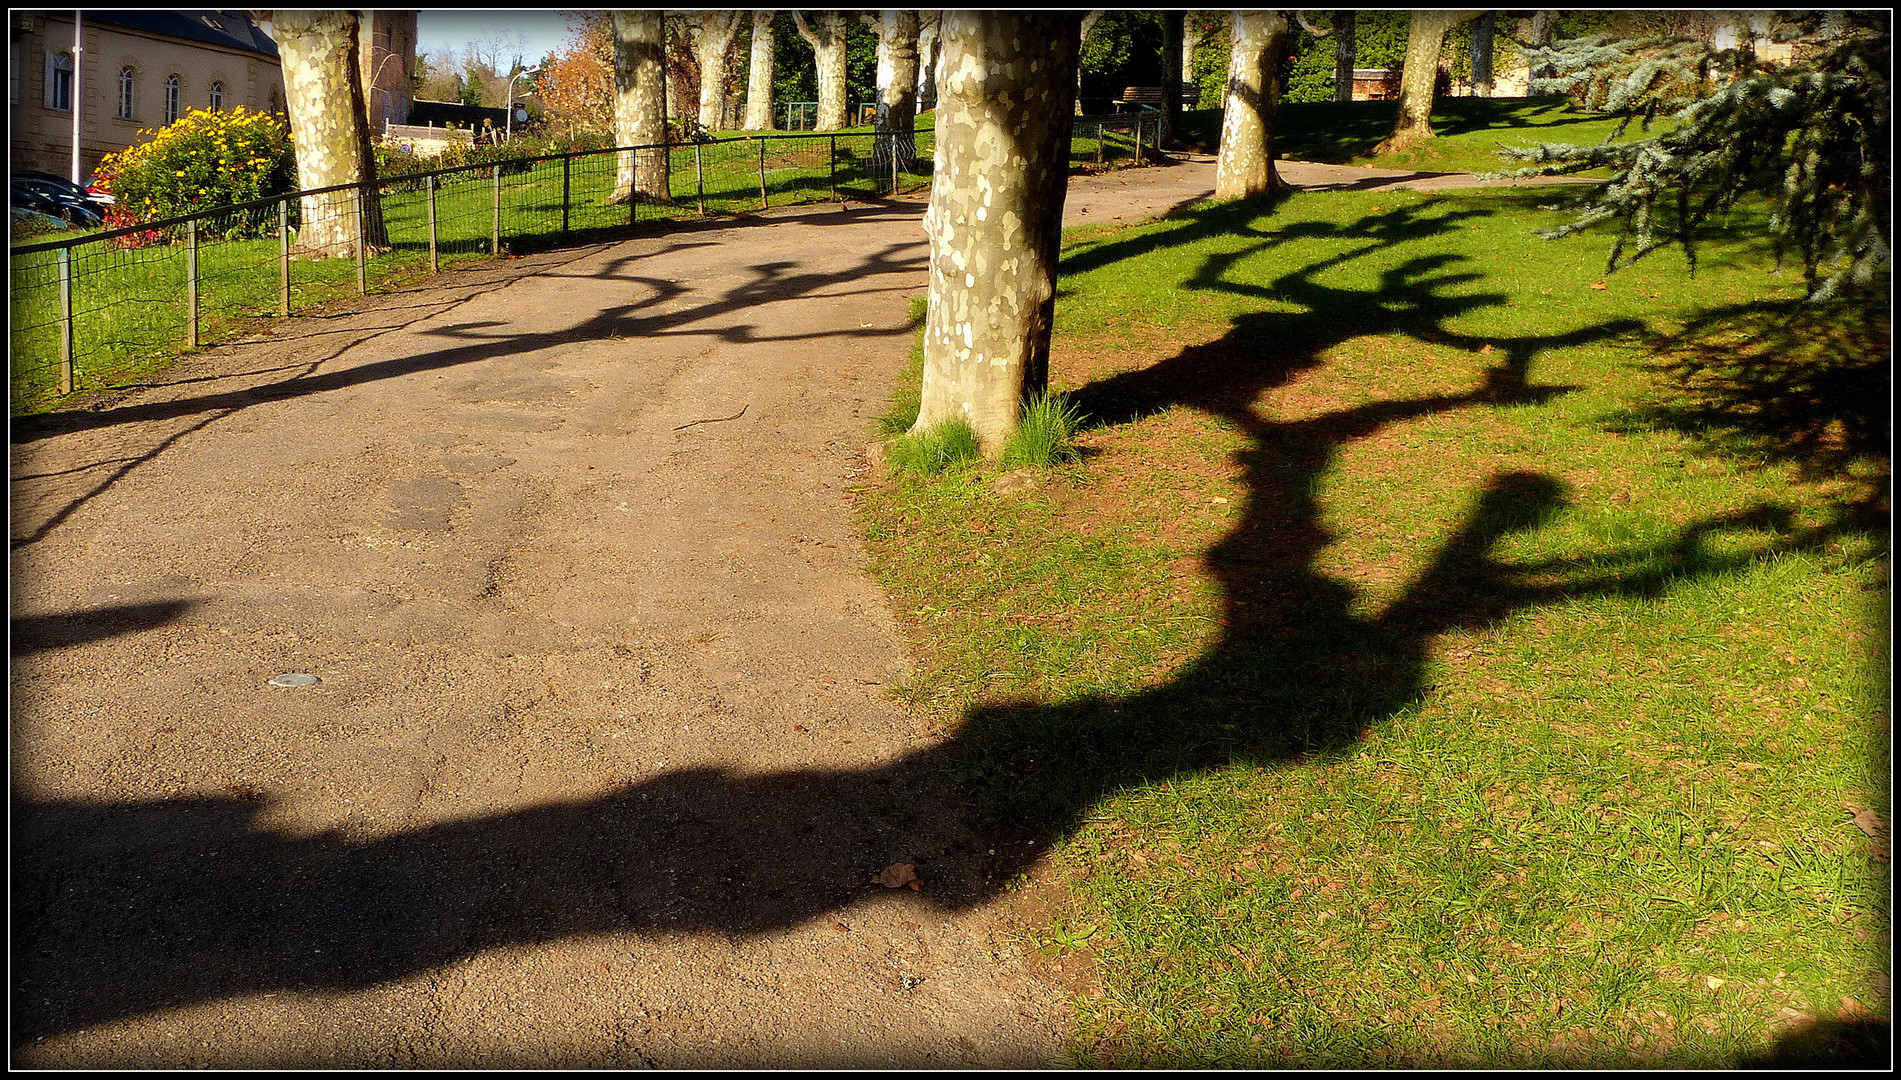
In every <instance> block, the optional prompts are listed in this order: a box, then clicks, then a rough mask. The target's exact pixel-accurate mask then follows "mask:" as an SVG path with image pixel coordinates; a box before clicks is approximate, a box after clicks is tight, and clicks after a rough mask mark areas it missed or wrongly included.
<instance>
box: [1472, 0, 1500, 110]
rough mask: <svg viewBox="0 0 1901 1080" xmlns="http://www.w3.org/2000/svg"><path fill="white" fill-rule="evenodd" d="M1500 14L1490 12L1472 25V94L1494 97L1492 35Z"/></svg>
mask: <svg viewBox="0 0 1901 1080" xmlns="http://www.w3.org/2000/svg"><path fill="white" fill-rule="evenodd" d="M1497 23H1498V12H1496V11H1488V12H1486V13H1485V14H1483V15H1480V16H1479V17H1478V21H1477V22H1475V23H1473V24H1472V94H1473V96H1475V97H1491V96H1492V34H1493V32H1494V29H1495V28H1496V26H1497Z"/></svg>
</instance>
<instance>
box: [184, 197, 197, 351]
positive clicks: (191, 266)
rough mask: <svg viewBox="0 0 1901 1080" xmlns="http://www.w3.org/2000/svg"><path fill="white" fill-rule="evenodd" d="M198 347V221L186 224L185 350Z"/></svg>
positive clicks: (195, 219) (192, 220) (193, 219)
mask: <svg viewBox="0 0 1901 1080" xmlns="http://www.w3.org/2000/svg"><path fill="white" fill-rule="evenodd" d="M197 347H198V219H197V218H192V219H191V220H190V221H187V222H185V348H187V349H195V348H197Z"/></svg>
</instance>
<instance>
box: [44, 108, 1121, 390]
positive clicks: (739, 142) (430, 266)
mask: <svg viewBox="0 0 1901 1080" xmlns="http://www.w3.org/2000/svg"><path fill="white" fill-rule="evenodd" d="M1144 139H1147V143H1146V145H1147V146H1149V147H1153V145H1154V130H1153V125H1152V124H1146V122H1145V120H1144V119H1141V118H1134V119H1128V118H1123V119H1116V118H1111V119H1105V120H1102V121H1099V122H1095V123H1093V124H1084V123H1079V124H1078V127H1077V130H1076V132H1075V138H1074V140H1073V143H1072V147H1071V162H1072V164H1078V165H1080V164H1084V163H1098V162H1099V163H1103V164H1113V163H1115V162H1116V161H1117V160H1118V159H1120V160H1121V161H1124V162H1126V161H1128V160H1130V159H1131V158H1132V157H1139V156H1140V154H1141V152H1142V146H1143V145H1144ZM933 142H934V136H933V133H932V132H931V131H930V130H928V129H926V130H922V131H917V132H902V133H898V134H897V135H895V136H894V135H892V134H889V133H886V134H879V133H874V132H793V133H787V134H770V135H751V136H742V137H735V138H725V139H713V140H708V141H704V142H698V143H682V144H672V145H667V146H653V147H614V148H609V149H605V150H594V151H581V152H575V153H569V154H555V155H547V156H542V157H532V158H521V159H514V160H509V161H504V162H500V163H486V164H477V165H465V166H460V167H457V168H451V169H440V170H433V171H427V172H415V173H406V174H403V175H399V176H390V177H383V178H380V179H379V180H377V181H376V182H375V183H374V184H368V185H343V186H341V187H335V188H325V189H320V190H316V191H302V192H295V193H292V194H289V195H286V196H282V197H278V198H273V199H266V200H260V201H258V202H253V203H243V204H239V205H236V206H229V207H223V208H219V209H215V210H208V211H204V212H201V213H198V214H193V215H190V216H189V217H181V218H172V219H167V220H163V221H153V222H149V223H142V224H139V225H135V226H131V227H128V228H121V229H113V230H107V231H102V232H95V233H90V234H87V235H84V236H77V237H71V238H67V239H61V240H53V241H45V242H40V243H31V244H24V245H18V246H15V247H13V248H12V249H11V252H10V254H11V258H10V260H9V261H10V266H9V270H10V278H11V280H10V295H11V300H12V303H11V304H10V328H9V329H10V345H11V348H10V350H9V361H10V371H9V375H10V379H9V382H10V387H11V406H12V412H13V414H14V415H19V414H21V413H26V412H33V411H37V410H39V409H43V408H46V407H49V406H51V405H52V404H54V403H56V402H57V401H58V400H59V398H61V397H63V396H65V395H67V394H70V393H73V392H74V391H80V390H89V389H97V388H101V387H107V386H118V385H124V384H126V383H129V382H132V381H135V380H137V379H138V378H140V377H142V376H143V375H145V374H146V373H148V372H150V371H152V370H155V369H157V368H160V367H162V366H163V365H164V364H165V363H167V362H169V361H170V360H171V359H172V358H174V357H176V356H177V355H178V354H179V352H180V351H182V350H189V349H194V348H198V347H201V346H205V345H210V344H214V343H217V342H220V341H228V340H230V339H232V338H235V337H238V336H241V335H243V334H245V333H247V332H250V331H253V330H255V329H258V328H260V327H261V326H262V324H263V323H264V322H266V321H268V320H270V319H274V318H282V317H286V316H290V315H294V314H297V313H298V312H305V311H309V310H310V309H312V308H313V307H316V306H318V305H321V304H324V303H326V302H330V301H334V300H338V299H344V298H348V297H352V296H358V295H363V294H366V293H368V292H371V291H377V290H385V289H389V288H393V287H396V286H399V285H402V284H404V283H406V282H410V281H414V280H416V279H417V278H420V277H423V276H426V275H428V274H431V273H434V272H436V271H437V270H439V269H441V268H442V267H443V266H445V265H451V264H453V263H455V262H458V261H464V260H468V259H475V258H489V257H494V256H499V255H510V254H521V253H524V252H527V251H531V250H539V249H544V248H548V247H555V246H560V245H563V244H571V243H582V242H588V241H593V240H600V239H606V238H611V237H615V236H623V235H627V233H628V232H629V230H630V229H638V228H648V227H654V228H665V227H666V226H667V225H668V224H669V223H673V222H679V221H682V220H688V219H693V218H697V217H700V216H702V215H706V214H735V213H750V212H756V211H758V210H761V209H766V208H770V207H774V206H789V205H794V204H799V203H811V202H824V201H843V200H850V199H859V200H865V199H876V198H882V197H886V196H890V195H892V194H894V193H898V192H906V191H914V190H917V189H919V188H921V187H924V186H926V185H928V184H929V183H930V177H931V161H932V154H933V149H934V146H933ZM663 165H664V168H665V171H666V177H665V180H664V182H662V181H657V180H656V179H655V178H654V176H653V171H654V170H657V169H660V168H662V167H663Z"/></svg>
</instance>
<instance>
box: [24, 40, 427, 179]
mask: <svg viewBox="0 0 1901 1080" xmlns="http://www.w3.org/2000/svg"><path fill="white" fill-rule="evenodd" d="M358 14H359V16H360V18H361V23H360V27H359V31H358V46H357V48H358V57H357V59H358V65H359V67H360V69H361V70H360V77H361V78H362V80H363V84H364V93H363V99H364V100H363V107H364V113H365V119H367V120H368V121H369V128H370V131H371V132H372V133H379V132H381V131H383V130H384V129H385V128H386V127H387V126H388V125H390V124H401V123H403V122H405V121H406V120H408V119H409V111H410V109H411V107H412V106H413V105H414V103H415V98H416V93H415V80H414V79H413V78H412V75H413V74H414V72H413V69H414V66H415V56H416V13H415V12H414V11H363V12H359V13H358ZM80 26H81V32H82V35H83V40H82V41H81V46H82V48H81V49H80V51H79V57H78V60H79V71H78V85H79V101H78V105H79V124H80V138H79V147H80V168H81V176H82V179H83V177H84V175H85V174H86V173H90V172H91V171H92V169H93V168H94V167H95V166H97V165H98V164H99V159H100V158H102V157H104V156H105V155H107V154H109V153H114V152H117V151H120V150H123V149H125V148H126V147H128V146H131V145H132V144H134V143H137V142H141V141H143V139H144V138H145V136H142V135H141V134H140V132H141V131H152V130H156V129H158V128H161V127H164V126H165V125H166V124H169V123H171V122H172V121H173V120H176V119H178V118H179V117H181V116H183V115H185V114H186V113H188V112H190V111H192V110H193V109H229V108H232V107H234V106H238V105H242V106H244V107H245V108H246V109H252V110H256V111H259V112H274V113H281V112H283V111H284V76H283V72H282V70H281V68H280V65H279V63H278V58H277V43H276V42H274V41H272V40H271V36H270V28H269V24H268V23H266V24H263V25H260V24H259V23H258V22H257V21H255V20H253V19H252V18H251V17H250V16H248V15H247V14H245V13H244V12H240V11H86V10H83V9H82V10H81V11H80ZM8 29H9V43H10V45H11V53H10V54H9V56H8V61H9V63H8V67H7V70H8V72H9V74H10V75H11V81H12V97H11V98H10V109H11V112H10V113H9V120H10V124H9V126H10V128H11V130H12V154H13V159H12V167H13V168H15V169H41V170H44V171H46V172H51V173H58V174H59V175H61V176H65V175H67V173H68V172H69V170H70V169H71V167H72V146H73V105H74V102H73V100H72V99H73V84H74V71H73V60H74V57H73V15H72V12H70V11H15V12H12V13H11V15H10V21H9V26H8Z"/></svg>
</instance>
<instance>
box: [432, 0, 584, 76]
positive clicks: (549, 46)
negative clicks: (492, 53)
mask: <svg viewBox="0 0 1901 1080" xmlns="http://www.w3.org/2000/svg"><path fill="white" fill-rule="evenodd" d="M567 37H568V15H567V12H565V11H547V10H542V11H484V10H475V11H431V10H427V9H424V10H422V11H419V12H417V13H416V39H417V40H416V47H417V49H419V50H420V51H422V52H425V53H431V52H437V51H443V50H446V51H449V52H461V51H462V49H463V48H464V47H465V46H467V45H468V44H469V43H470V42H472V41H490V40H500V41H502V42H504V43H506V44H507V45H508V50H507V52H506V53H505V54H504V55H503V56H502V61H503V62H504V63H506V62H507V61H509V60H511V59H513V58H514V57H513V54H514V53H515V52H520V53H521V61H522V63H523V64H526V65H527V66H529V67H533V66H535V65H536V64H538V63H540V62H541V58H542V57H543V56H545V55H547V54H548V53H551V52H554V51H555V50H557V49H559V48H560V47H561V43H562V42H564V41H566V40H567Z"/></svg>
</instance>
